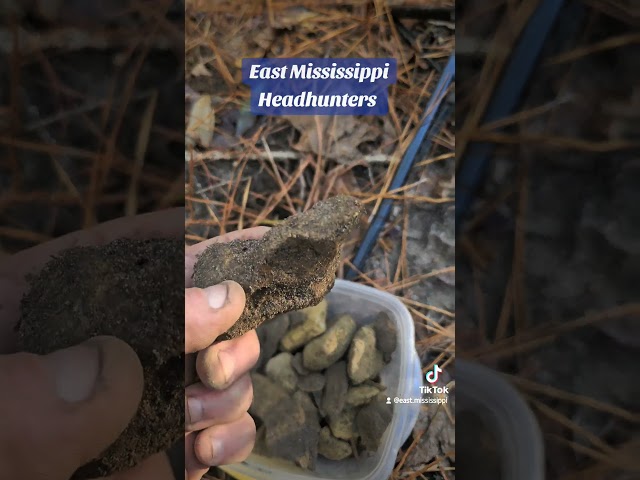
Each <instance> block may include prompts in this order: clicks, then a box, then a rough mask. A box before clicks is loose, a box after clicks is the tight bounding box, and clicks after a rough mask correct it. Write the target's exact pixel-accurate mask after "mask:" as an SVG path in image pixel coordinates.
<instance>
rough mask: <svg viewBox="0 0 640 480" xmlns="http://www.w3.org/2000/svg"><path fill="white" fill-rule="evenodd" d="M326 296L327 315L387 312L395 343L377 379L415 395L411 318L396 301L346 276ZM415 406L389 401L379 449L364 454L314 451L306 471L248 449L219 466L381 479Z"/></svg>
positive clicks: (418, 379) (243, 475) (248, 473)
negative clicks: (337, 457) (333, 455)
mask: <svg viewBox="0 0 640 480" xmlns="http://www.w3.org/2000/svg"><path fill="white" fill-rule="evenodd" d="M327 301H328V303H329V315H337V314H341V313H348V314H350V315H351V316H353V318H354V320H355V321H356V323H358V325H365V324H367V323H369V322H370V321H371V320H373V318H374V317H375V315H376V314H378V313H379V312H386V313H387V314H388V315H389V318H391V319H392V320H393V321H394V322H395V324H396V327H397V329H398V346H397V348H396V351H395V353H394V354H393V357H392V359H391V362H390V363H389V364H388V365H387V366H386V367H385V368H384V370H383V371H382V373H381V374H380V377H381V381H382V383H383V385H385V386H386V387H387V392H388V393H387V395H388V396H389V397H391V398H392V399H393V397H400V398H409V397H413V398H418V397H420V396H421V394H420V386H421V385H422V368H421V366H420V360H419V358H418V354H417V353H416V349H415V337H414V329H413V319H412V318H411V315H410V314H409V311H408V310H407V309H406V307H405V306H404V305H403V304H402V302H401V301H400V300H398V299H397V298H396V297H394V296H393V295H391V294H388V293H385V292H381V291H379V290H376V289H375V288H371V287H367V286H364V285H360V284H357V283H353V282H349V281H346V280H336V284H335V286H334V287H333V289H332V290H331V292H330V293H329V294H328V296H327ZM419 410H420V405H419V404H408V403H407V404H393V418H392V420H391V424H390V425H389V427H388V428H387V430H386V432H385V434H384V437H383V440H382V443H381V444H380V448H379V449H378V451H377V452H376V453H375V454H373V455H371V456H368V457H366V458H365V457H361V458H359V459H354V458H351V459H348V460H343V461H340V462H336V461H331V460H327V459H324V458H322V457H320V456H319V457H318V462H317V466H316V469H315V471H313V472H308V471H305V470H302V469H301V468H298V467H296V466H295V465H294V464H293V463H290V462H285V461H281V460H277V459H273V458H267V457H263V456H260V455H255V454H252V455H251V456H250V457H249V458H248V459H247V460H246V461H244V462H242V463H238V464H234V465H227V466H225V467H223V470H225V471H226V472H227V473H229V474H230V475H232V476H233V477H235V478H237V479H239V480H247V479H252V480H267V479H268V480H273V479H277V480H311V479H313V480H335V479H344V480H387V479H388V478H389V477H390V475H391V472H392V470H393V467H394V464H395V460H396V456H397V454H398V450H399V449H400V447H401V446H402V444H403V443H404V442H405V440H406V439H407V438H408V436H409V434H410V433H411V430H412V429H413V427H414V425H415V423H416V420H417V418H418V412H419Z"/></svg>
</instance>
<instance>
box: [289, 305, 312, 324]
mask: <svg viewBox="0 0 640 480" xmlns="http://www.w3.org/2000/svg"><path fill="white" fill-rule="evenodd" d="M309 308H311V307H309ZM305 310H306V308H303V309H302V310H294V311H293V312H289V318H290V319H291V328H292V329H294V328H296V327H297V326H298V325H300V324H301V323H302V322H304V321H305V320H306V319H307V315H305V313H304V311H305Z"/></svg>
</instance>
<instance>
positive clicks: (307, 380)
mask: <svg viewBox="0 0 640 480" xmlns="http://www.w3.org/2000/svg"><path fill="white" fill-rule="evenodd" d="M324 383H325V378H324V375H322V374H321V373H310V374H309V375H301V376H299V377H298V388H299V389H300V390H302V391H303V392H308V393H313V392H320V391H322V389H323V388H324Z"/></svg>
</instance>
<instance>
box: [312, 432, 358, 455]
mask: <svg viewBox="0 0 640 480" xmlns="http://www.w3.org/2000/svg"><path fill="white" fill-rule="evenodd" d="M318 453H319V454H320V455H322V456H323V457H325V458H328V459H329V460H338V461H339V460H344V459H345V458H348V457H350V456H351V454H352V453H353V450H352V449H351V445H350V444H349V443H348V442H345V441H344V440H340V439H337V438H336V437H334V436H333V435H331V430H330V429H329V427H322V430H320V443H319V444H318Z"/></svg>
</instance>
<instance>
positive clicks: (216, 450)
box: [209, 438, 224, 467]
mask: <svg viewBox="0 0 640 480" xmlns="http://www.w3.org/2000/svg"><path fill="white" fill-rule="evenodd" d="M223 459H224V445H223V444H222V442H221V441H220V440H219V439H217V438H212V439H211V458H210V459H209V465H210V466H212V467H215V466H217V465H219V464H220V463H222V460H223Z"/></svg>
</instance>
